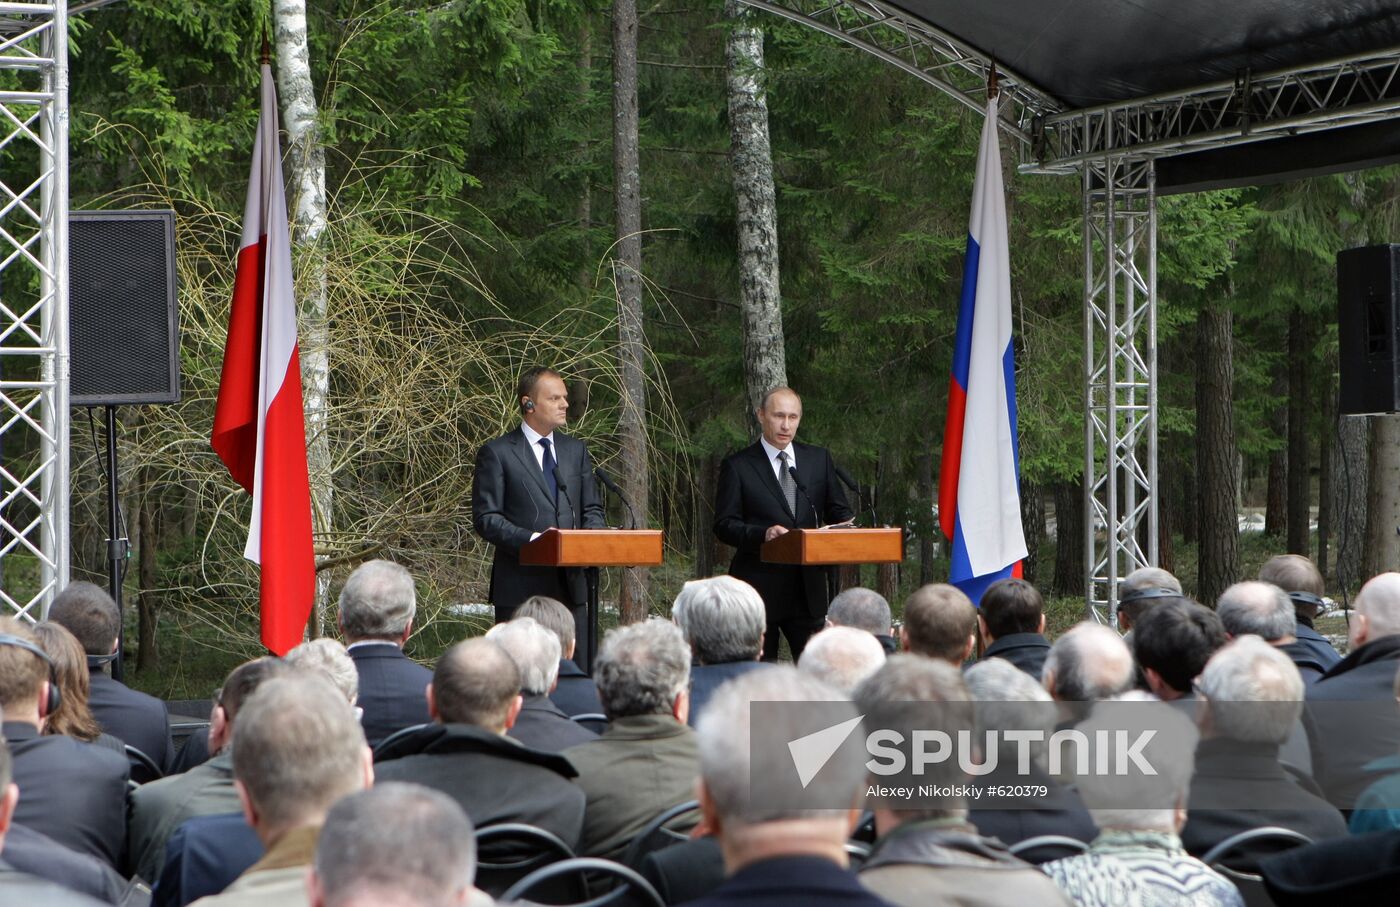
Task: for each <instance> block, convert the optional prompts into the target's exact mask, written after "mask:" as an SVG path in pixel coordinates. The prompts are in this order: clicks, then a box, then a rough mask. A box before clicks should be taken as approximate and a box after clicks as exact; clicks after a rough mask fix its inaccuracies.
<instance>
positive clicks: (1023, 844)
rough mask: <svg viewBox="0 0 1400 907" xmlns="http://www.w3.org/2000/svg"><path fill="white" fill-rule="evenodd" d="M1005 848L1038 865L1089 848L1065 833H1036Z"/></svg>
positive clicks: (1016, 855)
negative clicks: (1032, 836)
mask: <svg viewBox="0 0 1400 907" xmlns="http://www.w3.org/2000/svg"><path fill="white" fill-rule="evenodd" d="M1007 849H1008V850H1010V851H1011V855H1012V856H1013V857H1020V858H1021V859H1023V860H1025V861H1026V862H1027V863H1034V864H1036V865H1037V866H1039V865H1040V864H1041V863H1049V862H1050V861H1051V860H1059V859H1062V858H1064V857H1072V856H1075V855H1076V854H1081V853H1083V852H1084V851H1086V850H1088V849H1089V845H1088V844H1085V843H1084V842H1083V841H1081V840H1079V839H1078V838H1071V837H1068V836H1067V835H1037V836H1035V837H1034V838H1026V839H1025V840H1024V841H1017V842H1016V843H1015V844H1012V845H1011V846H1010V847H1009V848H1007Z"/></svg>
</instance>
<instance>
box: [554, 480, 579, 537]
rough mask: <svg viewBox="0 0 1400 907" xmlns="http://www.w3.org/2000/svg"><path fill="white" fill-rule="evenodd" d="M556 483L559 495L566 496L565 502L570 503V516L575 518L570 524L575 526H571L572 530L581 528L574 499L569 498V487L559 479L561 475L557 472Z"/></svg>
mask: <svg viewBox="0 0 1400 907" xmlns="http://www.w3.org/2000/svg"><path fill="white" fill-rule="evenodd" d="M554 481H555V482H556V483H558V485H559V493H560V494H562V495H563V496H564V500H566V501H568V502H569V515H570V516H571V517H573V519H572V520H570V522H571V523H573V526H571V527H570V528H571V529H577V528H579V525H578V511H577V510H575V509H574V499H573V498H571V497H569V486H568V485H566V484H565V483H564V480H563V479H561V478H559V473H557V472H556V473H555V474H554Z"/></svg>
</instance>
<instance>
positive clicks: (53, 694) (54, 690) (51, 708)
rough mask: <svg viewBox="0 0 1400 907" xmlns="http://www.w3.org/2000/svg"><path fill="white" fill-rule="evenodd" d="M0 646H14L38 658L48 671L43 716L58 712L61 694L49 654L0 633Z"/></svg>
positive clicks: (25, 641)
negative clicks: (46, 695) (47, 696)
mask: <svg viewBox="0 0 1400 907" xmlns="http://www.w3.org/2000/svg"><path fill="white" fill-rule="evenodd" d="M0 646H14V647H15V648H16V649H23V650H24V651H26V652H28V653H30V654H31V655H33V656H35V657H36V658H38V659H39V660H40V661H42V662H43V663H44V664H45V665H47V666H48V669H49V699H48V701H47V702H46V703H44V706H45V708H44V714H45V715H52V714H53V713H54V712H57V711H58V707H59V706H60V705H62V704H63V694H62V693H60V692H59V690H58V671H57V669H56V668H55V667H54V663H53V659H52V658H50V657H49V653H47V652H45V651H44V650H43V649H41V648H39V647H38V646H36V645H34V643H32V642H30V641H29V640H27V639H21V638H20V637H18V636H13V635H11V634H9V633H0Z"/></svg>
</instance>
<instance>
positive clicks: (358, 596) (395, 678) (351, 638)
mask: <svg viewBox="0 0 1400 907" xmlns="http://www.w3.org/2000/svg"><path fill="white" fill-rule="evenodd" d="M417 601H418V599H417V592H416V591H415V590H414V587H413V577H412V576H410V575H409V572H408V571H407V570H405V569H404V568H403V567H402V566H400V565H398V564H395V563H393V562H392V561H383V560H375V561H366V562H365V563H363V564H361V565H360V566H359V567H356V568H355V572H354V573H352V574H350V578H349V579H347V580H346V581H345V588H344V589H341V590H340V611H339V615H338V620H339V622H340V632H341V634H342V635H344V637H345V643H346V645H345V650H346V651H347V652H349V653H350V657H351V658H352V659H353V660H354V662H355V670H356V671H357V672H358V673H359V675H360V696H359V699H358V700H357V703H356V704H357V705H359V707H360V709H361V710H362V711H363V715H362V717H361V719H360V723H361V724H362V725H363V726H364V729H365V739H366V740H367V741H368V742H369V745H370V746H378V745H379V742H380V741H381V740H383V739H384V738H385V737H388V736H389V735H390V734H392V733H394V732H395V731H398V730H402V729H403V728H406V727H412V726H413V725H416V724H427V723H428V722H429V721H430V720H432V719H431V717H430V716H429V715H428V699H427V689H428V682H429V681H430V680H432V679H433V674H432V672H431V671H429V670H428V669H427V668H425V667H423V666H422V665H420V664H418V663H417V662H415V661H413V660H412V659H410V658H409V657H408V656H407V655H405V654H404V653H403V644H404V643H405V642H407V641H408V637H409V634H411V633H412V632H413V616H414V614H416V613H417V610H418V604H417Z"/></svg>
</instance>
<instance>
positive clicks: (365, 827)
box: [308, 781, 476, 907]
mask: <svg viewBox="0 0 1400 907" xmlns="http://www.w3.org/2000/svg"><path fill="white" fill-rule="evenodd" d="M313 866H314V869H315V872H314V875H313V876H312V881H311V883H310V885H309V886H308V887H309V889H310V891H311V892H312V907H378V905H381V904H392V905H394V907H448V905H452V904H463V903H465V899H466V896H467V895H468V894H469V893H470V890H471V884H472V879H473V878H474V877H475V874H476V835H475V832H474V830H473V828H472V823H471V820H469V819H468V818H467V814H466V813H464V812H463V811H462V807H461V806H459V805H458V804H457V801H455V800H453V799H452V798H451V797H449V796H447V795H446V794H443V793H440V792H438V791H435V790H432V789H430V788H427V787H423V786H422V785H419V784H407V783H403V782H395V781H388V782H384V783H381V784H376V785H375V786H374V787H373V788H370V789H369V790H364V791H360V792H359V793H354V794H351V795H349V796H348V797H344V798H342V799H341V800H340V801H339V802H338V803H336V804H335V806H333V807H331V810H330V812H329V813H327V814H326V822H325V825H324V826H323V827H322V828H321V834H320V837H318V838H317V840H316V857H315V860H314V862H313Z"/></svg>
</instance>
